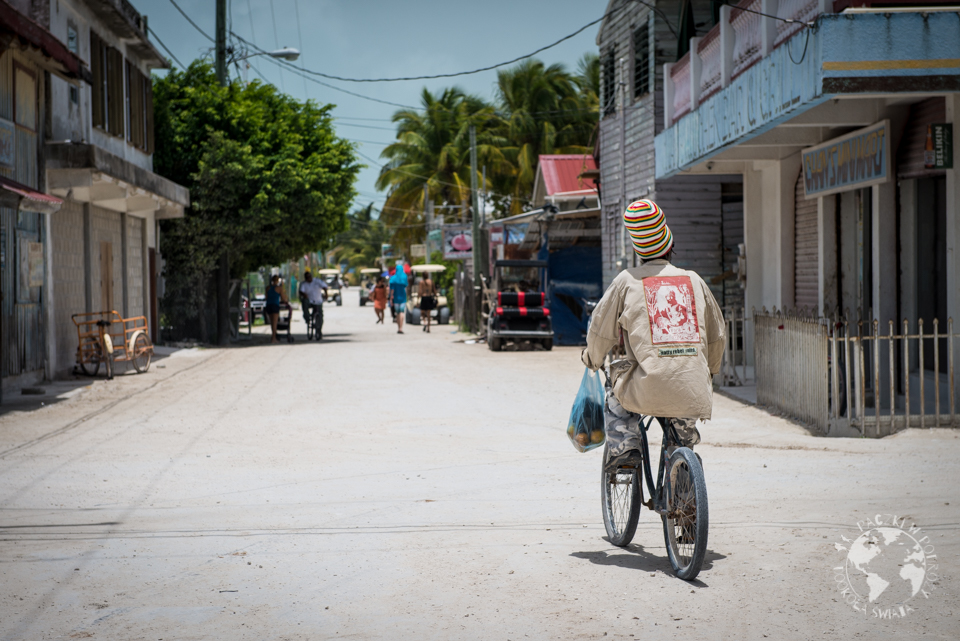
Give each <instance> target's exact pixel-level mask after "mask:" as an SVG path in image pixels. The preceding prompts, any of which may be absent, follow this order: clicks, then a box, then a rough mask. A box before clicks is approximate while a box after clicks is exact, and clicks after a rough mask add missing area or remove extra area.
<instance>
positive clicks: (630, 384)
mask: <svg viewBox="0 0 960 641" xmlns="http://www.w3.org/2000/svg"><path fill="white" fill-rule="evenodd" d="M621 329H622V330H623V337H624V341H623V342H624V350H625V351H626V356H625V358H623V359H620V360H618V361H616V362H615V363H614V365H613V366H612V367H611V379H612V383H613V393H614V395H616V397H617V400H619V401H620V404H621V405H623V407H624V408H625V409H627V410H629V411H631V412H636V413H639V414H645V415H648V416H664V417H670V418H702V419H709V418H710V415H711V413H712V411H713V381H712V380H711V376H712V375H713V374H716V373H718V372H719V371H720V358H721V357H722V356H723V349H724V345H725V341H724V322H723V312H721V311H720V306H719V305H717V301H716V299H714V297H713V293H711V291H710V289H709V288H708V287H707V285H706V283H704V282H703V279H702V278H700V276H698V275H697V273H696V272H692V271H688V270H686V269H680V268H678V267H674V266H673V265H671V264H670V263H668V262H667V261H666V260H662V259H661V260H652V261H647V262H645V263H644V264H643V265H641V266H640V267H635V268H633V269H628V270H625V271H622V272H620V274H619V275H618V276H617V277H616V278H615V279H614V280H613V283H612V284H611V285H610V288H609V289H608V290H607V291H606V293H605V294H604V295H603V298H602V299H601V300H600V303H599V304H598V305H597V307H596V309H595V310H594V312H593V320H592V321H591V324H590V332H589V334H588V335H587V347H586V349H584V350H583V355H582V360H583V363H584V365H586V366H587V367H589V368H590V369H592V370H597V369H599V368H600V367H602V366H603V361H604V358H605V357H606V355H607V353H608V352H609V351H610V350H611V349H612V348H613V347H614V346H616V345H617V343H618V342H619V337H620V330H621Z"/></svg>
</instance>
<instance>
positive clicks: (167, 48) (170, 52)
mask: <svg viewBox="0 0 960 641" xmlns="http://www.w3.org/2000/svg"><path fill="white" fill-rule="evenodd" d="M147 31H149V32H150V33H151V34H153V37H154V38H156V40H157V44H159V45H160V46H161V47H163V50H164V51H166V52H167V53H168V54H170V57H171V58H173V61H174V62H175V63H177V64H178V65H180V68H181V69H186V67H184V66H183V63H182V62H180V60H178V59H177V57H176V56H175V55H173V52H172V51H170V48H169V47H168V46H167V45H165V44H163V40H161V39H160V36H158V35H157V32H156V31H154V30H153V27H151V26H150V25H147Z"/></svg>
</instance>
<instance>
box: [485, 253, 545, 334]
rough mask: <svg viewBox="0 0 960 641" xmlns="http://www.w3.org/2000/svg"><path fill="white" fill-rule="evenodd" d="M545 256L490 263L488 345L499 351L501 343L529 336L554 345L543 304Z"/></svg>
mask: <svg viewBox="0 0 960 641" xmlns="http://www.w3.org/2000/svg"><path fill="white" fill-rule="evenodd" d="M546 268H547V261H545V260H498V261H496V262H495V263H494V266H493V281H492V283H491V285H492V294H493V296H496V299H495V300H491V301H490V318H489V320H488V321H487V347H489V348H490V350H491V351H494V352H499V351H500V350H501V349H502V348H503V345H504V344H505V343H506V342H507V341H510V340H512V341H513V342H515V343H520V342H521V341H524V340H528V341H530V343H531V344H537V343H539V344H540V345H542V346H543V349H546V350H550V349H553V323H552V321H551V320H550V310H549V309H547V308H546V307H545V306H544V305H545V296H546V295H545V294H544V284H545V283H544V281H545V280H546V278H545V277H544V272H545V270H546Z"/></svg>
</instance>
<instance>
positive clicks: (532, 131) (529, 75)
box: [494, 59, 599, 213]
mask: <svg viewBox="0 0 960 641" xmlns="http://www.w3.org/2000/svg"><path fill="white" fill-rule="evenodd" d="M583 64H584V65H585V66H586V68H585V69H584V70H583V72H584V77H583V80H582V81H581V77H580V76H578V77H574V76H571V75H570V74H569V73H568V72H567V71H566V69H565V68H564V66H563V65H560V64H553V65H550V66H546V65H544V64H543V63H542V62H540V61H539V60H536V59H530V60H524V61H523V62H520V63H519V64H517V65H516V66H514V67H511V68H509V69H505V70H503V71H499V72H497V102H498V103H499V106H500V108H501V110H502V113H503V118H504V128H505V130H504V132H503V138H505V139H506V140H507V141H508V142H507V144H506V145H505V146H504V147H503V148H502V152H503V154H504V156H505V157H506V159H507V160H508V161H509V163H510V165H511V166H512V167H513V168H514V172H513V174H512V175H503V174H500V175H498V176H496V177H495V179H494V184H495V186H497V187H500V188H501V189H502V190H504V191H505V192H506V195H509V196H510V203H509V209H510V212H509V213H520V212H521V211H522V210H523V209H524V207H525V206H526V205H527V203H528V200H529V197H530V193H531V191H532V189H533V180H534V177H535V176H536V173H537V163H538V161H539V157H540V154H555V153H561V154H585V153H590V152H591V151H592V149H591V147H590V137H591V133H592V131H593V128H594V126H595V122H596V104H593V103H594V100H593V99H592V97H591V88H590V82H589V64H590V63H589V61H585V62H584V63H583ZM598 81H599V79H598ZM594 95H595V94H594Z"/></svg>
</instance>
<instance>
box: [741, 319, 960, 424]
mask: <svg viewBox="0 0 960 641" xmlns="http://www.w3.org/2000/svg"><path fill="white" fill-rule="evenodd" d="M753 323H754V358H755V363H756V380H757V402H758V403H760V404H761V405H767V406H770V407H773V408H775V409H777V410H779V411H781V412H783V413H784V414H786V415H788V416H791V417H793V418H796V419H799V420H801V421H804V422H806V423H809V424H811V425H814V426H815V427H816V428H817V430H818V431H819V432H821V433H823V434H830V435H840V436H842V435H861V436H868V437H879V436H886V435H888V434H892V433H894V432H896V431H899V430H902V429H905V428H907V427H920V428H928V427H960V420H958V416H957V412H956V410H957V408H956V384H955V383H956V379H955V376H954V340H955V338H956V336H957V335H956V334H954V333H953V319H948V320H947V327H946V332H943V331H941V328H940V323H939V321H938V320H936V319H935V320H934V321H933V322H932V323H926V324H925V323H924V321H923V320H922V319H920V320H918V321H917V323H916V324H915V328H914V331H913V332H912V333H911V328H910V323H909V322H908V321H906V320H904V321H903V323H902V324H901V325H899V326H897V324H896V323H894V322H893V321H889V322H888V323H887V327H886V332H884V333H881V332H880V323H878V322H877V321H876V320H874V321H857V322H850V321H847V320H846V319H844V318H834V319H826V318H823V317H818V316H815V315H807V314H806V313H805V312H799V313H798V312H782V311H780V312H778V311H777V310H776V309H774V311H773V312H772V313H771V312H767V310H766V309H763V310H761V311H759V312H758V311H756V310H754V312H753ZM898 329H900V330H902V331H900V332H899V333H898V332H897V330H898Z"/></svg>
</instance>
